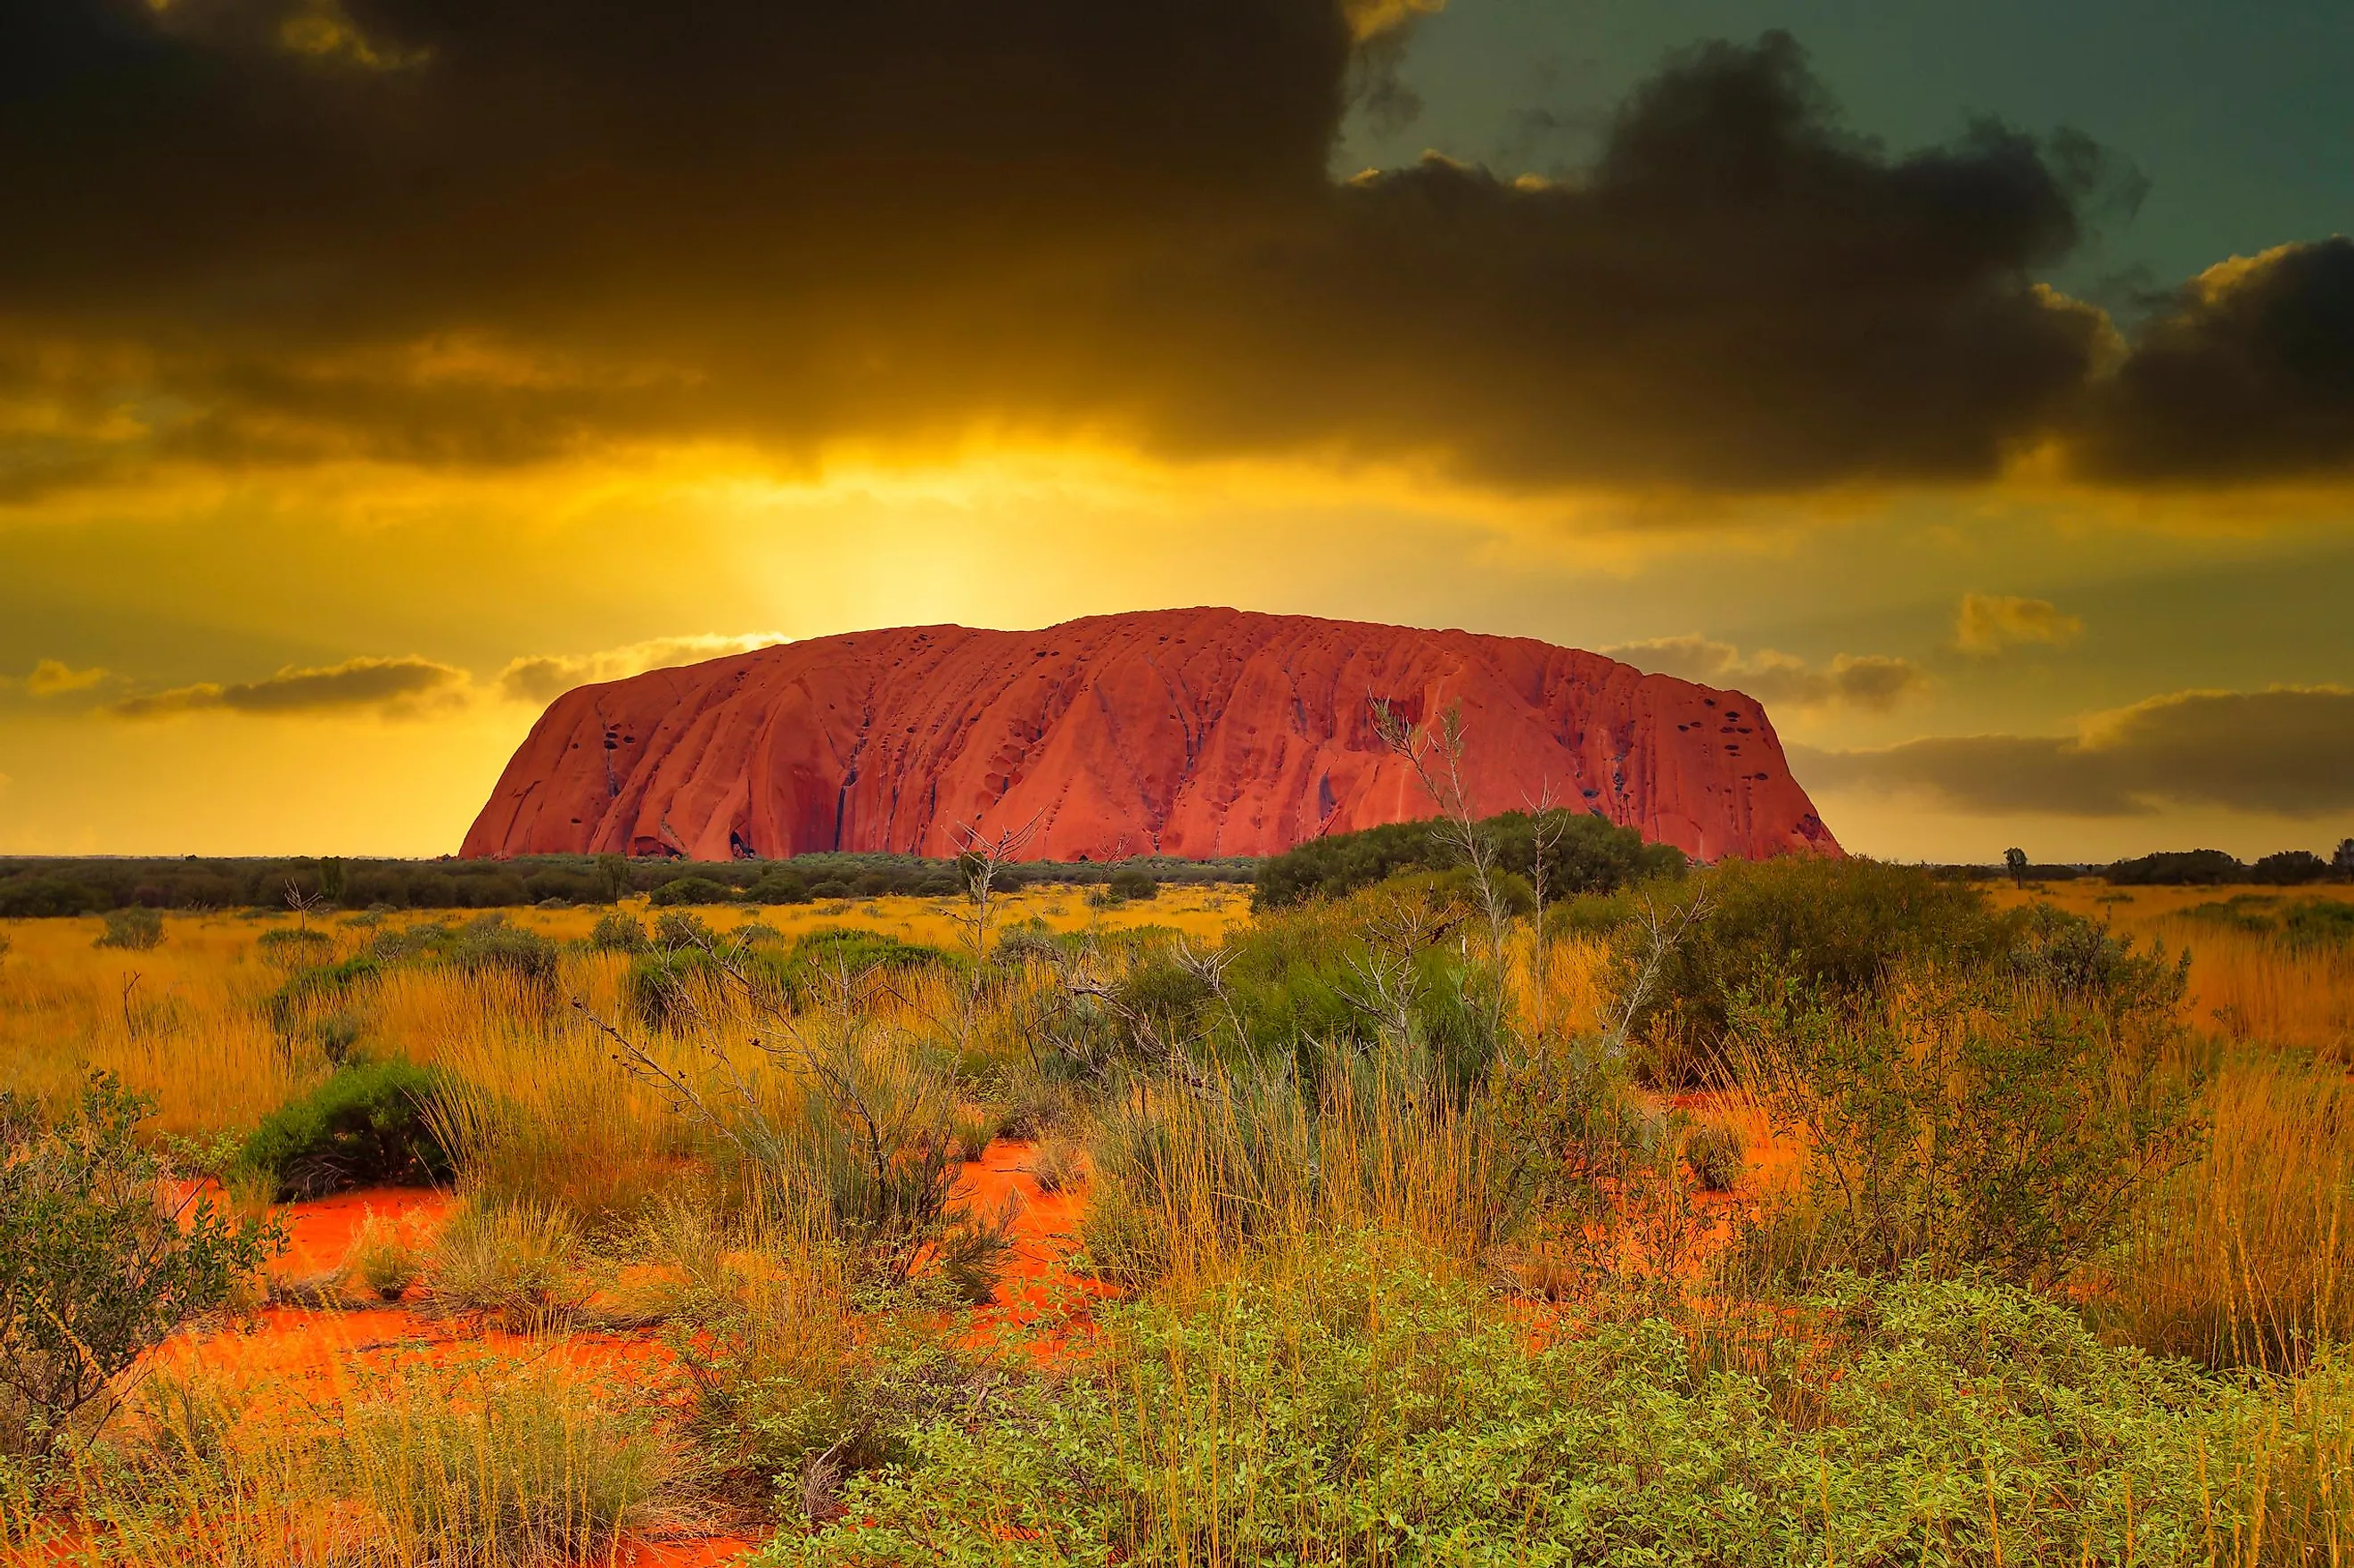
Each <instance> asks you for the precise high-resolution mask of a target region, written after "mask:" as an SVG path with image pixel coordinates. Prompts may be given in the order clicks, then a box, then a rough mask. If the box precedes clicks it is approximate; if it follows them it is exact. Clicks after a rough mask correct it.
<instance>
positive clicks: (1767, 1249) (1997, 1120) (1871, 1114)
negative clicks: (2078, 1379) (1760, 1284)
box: [1735, 969, 2199, 1286]
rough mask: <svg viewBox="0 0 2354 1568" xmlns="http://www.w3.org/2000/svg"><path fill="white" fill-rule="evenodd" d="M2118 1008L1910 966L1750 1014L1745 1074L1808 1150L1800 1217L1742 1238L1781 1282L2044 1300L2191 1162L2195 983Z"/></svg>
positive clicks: (1784, 1217)
mask: <svg viewBox="0 0 2354 1568" xmlns="http://www.w3.org/2000/svg"><path fill="white" fill-rule="evenodd" d="M2168 976H2169V979H2170V980H2171V984H2170V986H2169V987H2168V988H2167V989H2164V990H2161V991H2156V992H2154V993H2151V994H2147V995H2144V996H2142V997H2141V998H2140V999H2139V1000H2138V1001H2137V1002H2136V1003H2135V1004H2134V1005H2133V1006H2131V1007H2129V1008H2125V1009H2115V1008H2113V1007H2112V1006H2111V1005H2110V1003H2109V1002H2108V1001H2107V1000H2106V999H2096V1000H2092V1001H2087V1000H2085V999H2084V998H2080V997H2070V996H2068V995H2065V994H2063V993H2060V992H2056V991H2052V990H2050V989H2047V988H2044V987H2040V986H2020V985H2018V984H2017V983H2016V982H2008V981H2003V980H1998V979H1995V978H1993V977H1991V976H1988V975H1984V974H1973V973H1967V972H1955V971H1951V970H1946V971H1940V970H1935V969H1907V970H1905V971H1903V973H1902V974H1900V975H1898V976H1896V977H1893V978H1892V980H1890V982H1889V984H1888V987H1887V991H1886V994H1885V996H1873V997H1871V998H1868V999H1865V1000H1862V1001H1850V1000H1840V999H1838V998H1836V996H1835V995H1827V993H1824V992H1808V991H1804V990H1802V989H1798V988H1785V989H1784V990H1782V991H1780V992H1779V993H1778V994H1777V995H1776V998H1775V999H1774V1000H1773V1001H1767V1002H1761V1003H1745V1002H1744V1003H1742V1004H1739V1006H1738V1007H1737V1009H1736V1017H1735V1028H1736V1031H1737V1033H1738V1038H1739V1043H1740V1044H1739V1049H1740V1054H1741V1062H1740V1065H1741V1068H1742V1071H1743V1073H1744V1076H1745V1077H1746V1078H1747V1079H1748V1081H1749V1082H1750V1083H1751V1084H1752V1086H1753V1087H1754V1088H1755V1091H1756V1092H1757V1093H1758V1094H1759V1095H1760V1096H1761V1097H1764V1098H1765V1100H1766V1102H1767V1103H1768V1104H1769V1105H1770V1106H1771V1107H1773V1109H1774V1111H1775V1113H1776V1117H1777V1118H1778V1119H1779V1120H1781V1121H1782V1122H1783V1123H1785V1124H1786V1125H1793V1126H1796V1127H1797V1128H1800V1129H1801V1131H1802V1133H1803V1136H1804V1139H1805V1142H1806V1148H1807V1150H1808V1160H1807V1178H1808V1181H1807V1190H1806V1193H1805V1196H1804V1201H1803V1202H1800V1203H1797V1204H1794V1205H1791V1206H1789V1207H1787V1208H1786V1209H1784V1210H1782V1211H1780V1212H1779V1213H1777V1214H1776V1215H1775V1216H1774V1219H1773V1220H1772V1222H1771V1223H1769V1224H1767V1225H1766V1226H1765V1228H1764V1229H1762V1230H1760V1231H1758V1232H1756V1233H1755V1234H1752V1235H1751V1236H1750V1237H1749V1238H1748V1242H1747V1252H1748V1258H1747V1261H1749V1262H1750V1263H1752V1264H1753V1265H1754V1266H1757V1267H1759V1268H1761V1269H1763V1270H1765V1272H1766V1273H1767V1274H1769V1275H1781V1276H1787V1275H1790V1274H1793V1273H1800V1274H1803V1273H1804V1272H1806V1271H1807V1270H1809V1269H1819V1268H1821V1267H1824V1266H1831V1267H1838V1268H1849V1269H1856V1270H1861V1271H1867V1272H1874V1273H1882V1274H1887V1273H1894V1272H1896V1271H1897V1270H1899V1269H1902V1268H1903V1267H1905V1266H1909V1265H1911V1264H1913V1263H1914V1262H1916V1261H1919V1262H1924V1263H1926V1264H1928V1265H1930V1266H1935V1267H1938V1268H1943V1269H1947V1270H1952V1269H1963V1268H1983V1269H1987V1270H1990V1271H1992V1272H1994V1273H1996V1274H1999V1276H2001V1277H2005V1278H2009V1279H2011V1280H2014V1281H2018V1282H2020V1283H2022V1284H2032V1285H2038V1286H2043V1285H2049V1284H2051V1283H2052V1282H2053V1281H2054V1280H2057V1279H2059V1278H2061V1277H2064V1276H2065V1275H2067V1274H2068V1273H2069V1272H2071V1271H2072V1270H2073V1269H2074V1268H2075V1267H2076V1266H2079V1265H2081V1264H2083V1263H2084V1262H2085V1261H2086V1260H2087V1259H2089V1258H2091V1257H2092V1256H2093V1255H2094V1254H2096V1253H2097V1252H2099V1251H2100V1250H2101V1249H2102V1248H2103V1247H2104V1246H2105V1245H2107V1244H2108V1242H2109V1241H2110V1239H2111V1238H2112V1236H2113V1235H2114V1234H2115V1232H2116V1230H2117V1228H2118V1227H2119V1225H2120V1224H2122V1223H2123V1222H2124V1220H2125V1219H2126V1216H2127V1214H2128V1213H2130V1208H2131V1204H2132V1202H2133V1200H2134V1198H2135V1197H2136V1196H2137V1193H2138V1192H2140V1191H2141V1190H2142V1188H2143V1187H2144V1186H2145V1185H2146V1184H2147V1183H2148V1182H2150V1181H2155V1180H2158V1179H2160V1178H2162V1177H2163V1176H2164V1175H2165V1173H2166V1172H2167V1171H2168V1170H2170V1169H2171V1168H2173V1167H2174V1166H2175V1165H2177V1164H2179V1162H2181V1161H2182V1160H2185V1159H2188V1158H2189V1157H2190V1155H2191V1154H2193V1153H2194V1152H2195V1151H2196V1149H2197V1142H2198V1133H2199V1125H2198V1120H2197V1117H2198V1110H2197V1106H2196V1102H2195V1099H2194V1097H2193V1095H2192V1092H2191V1086H2190V1085H2189V1084H2187V1083H2186V1082H2184V1081H2183V1080H2182V1079H2181V1078H2180V1077H2179V1076H2178V1075H2177V1074H2176V1073H2175V1071H2174V1070H2173V1069H2172V1068H2171V1066H2170V1065H2169V1062H2168V1054H2169V1046H2170V1045H2171V1043H2172V1039H2173V1034H2174V1031H2175V1027H2176V1025H2175V1017H2174V1012H2175V1009H2176V1008H2177V1006H2179V1002H2180V1000H2181V996H2182V989H2181V984H2182V977H2181V971H2180V970H2179V969H2177V970H2169V971H2168Z"/></svg>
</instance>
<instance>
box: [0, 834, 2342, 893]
mask: <svg viewBox="0 0 2354 1568" xmlns="http://www.w3.org/2000/svg"><path fill="white" fill-rule="evenodd" d="M1483 826H1484V827H1485V828H1486V829H1487V830H1488V831H1489V832H1490V833H1491V834H1492V835H1493V836H1494V837H1495V839H1496V842H1497V844H1498V848H1499V850H1500V858H1501V862H1502V864H1503V866H1504V868H1505V869H1506V870H1508V871H1510V872H1512V873H1514V874H1518V875H1519V876H1521V877H1522V878H1523V879H1525V878H1526V877H1527V876H1528V874H1529V873H1530V872H1532V870H1533V865H1532V862H1533V859H1534V857H1535V853H1536V847H1535V833H1534V826H1535V825H1534V823H1533V822H1532V821H1531V820H1530V819H1529V818H1528V817H1527V816H1526V815H1525V814H1524V813H1522V812H1508V813H1506V814H1505V815H1503V816H1501V817H1497V818H1493V819H1490V821H1488V822H1487V823H1485V824H1483ZM1545 859H1546V862H1547V864H1546V872H1547V875H1546V878H1545V881H1546V885H1547V887H1546V891H1547V893H1548V895H1550V896H1553V897H1561V896H1567V895H1571V894H1574V893H1587V892H1597V891H1604V890H1606V889H1608V888H1610V887H1614V886H1619V885H1624V884H1626V883H1628V882H1629V881H1633V880H1638V879H1640V878H1642V877H1645V876H1652V875H1659V874H1674V873H1675V872H1677V871H1679V870H1681V867H1682V864H1683V857H1682V856H1681V854H1679V853H1676V852H1675V851H1674V850H1673V849H1670V848H1668V847H1667V846H1665V845H1659V844H1649V845H1647V844H1645V843H1643V842H1642V841H1641V840H1640V838H1639V837H1638V835H1637V834H1635V833H1634V832H1632V831H1631V830H1628V829H1624V828H1613V827H1611V826H1609V824H1607V823H1606V822H1603V821H1600V819H1598V818H1593V819H1589V818H1585V817H1579V818H1577V819H1575V822H1574V823H1573V825H1572V826H1571V828H1570V830H1569V831H1568V832H1566V833H1565V834H1562V835H1559V836H1556V837H1555V838H1554V839H1553V843H1552V846H1551V848H1550V849H1549V851H1548V852H1547V853H1546V856H1545ZM1453 861H1454V855H1453V852H1452V851H1451V850H1450V849H1448V848H1447V846H1446V845H1445V843H1444V842H1443V841H1442V838H1441V837H1440V836H1439V835H1437V834H1435V833H1434V832H1433V830H1432V824H1430V823H1427V822H1402V823H1396V824H1393V825H1392V826H1389V827H1385V828H1373V829H1369V830H1367V831H1365V832H1358V833H1339V834H1333V835H1331V836H1330V837H1328V838H1323V839H1318V840H1315V841H1313V842H1310V843H1307V844H1303V845H1301V846H1300V847H1299V848H1298V849H1296V850H1293V851H1291V852H1290V853H1288V854H1282V855H1277V856H1274V857H1272V858H1270V859H1267V860H1264V861H1262V860H1257V859H1251V858H1247V857H1242V856H1233V857H1228V858H1226V859H1223V860H1180V859H1177V858H1175V857H1173V856H1167V855H1142V856H1138V857H1135V858H1133V859H1129V860H1121V861H1026V862H1021V863H1013V864H1008V865H1004V866H1002V867H1000V868H999V870H998V885H1000V886H1001V887H1004V888H1014V887H1022V886H1027V885H1032V884H1036V883H1066V884H1074V885H1084V886H1099V885H1100V886H1108V885H1111V884H1112V883H1113V882H1114V881H1115V880H1118V881H1119V882H1120V883H1122V884H1123V885H1124V887H1125V890H1127V891H1129V892H1131V893H1138V892H1141V891H1142V890H1143V885H1145V884H1147V883H1150V884H1153V885H1170V884H1176V885H1186V884H1206V883H1253V884H1256V885H1257V889H1258V894H1257V902H1258V904H1259V906H1261V907H1273V906H1282V905H1286V904H1293V903H1297V902H1299V901H1300V900H1301V899H1303V898H1307V897H1310V896H1316V895H1335V894H1340V893H1344V892H1347V891H1349V890H1350V889H1352V888H1355V887H1359V886H1363V885H1367V884H1368V883H1370V882H1374V881H1379V880H1380V879H1381V878H1383V877H1384V876H1388V875H1392V874H1395V873H1398V872H1400V871H1406V870H1426V871H1430V872H1432V873H1434V874H1437V873H1440V872H1442V871H1444V870H1445V869H1446V868H1447V867H1449V866H1451V865H1452V863H1453ZM1942 869H1943V872H1944V874H1946V875H1947V876H1949V877H1953V878H1956V879H1957V880H1962V881H1992V880H1995V879H1998V878H2002V879H2008V878H2009V876H2010V872H2009V870H2008V869H2007V868H2006V867H2003V866H1986V865H1953V866H1946V867H1944V868H1942ZM2078 877H2099V878H2101V879H2103V880H2105V881H2106V882H2109V883H2111V884H2113V885H2119V886H2133V885H2174V886H2200V887H2204V886H2229V885H2252V886H2270V887H2293V886H2298V885H2304V884H2306V883H2314V882H2328V881H2344V880H2354V840H2349V841H2348V842H2345V843H2343V844H2340V845H2339V846H2338V850H2337V852H2336V853H2335V854H2334V855H2333V856H2331V857H2330V858H2327V859H2325V858H2323V857H2322V856H2320V855H2317V854H2315V853H2312V852H2310V851H2307V850H2284V851H2282V852H2280V853H2277V854H2268V855H2265V856H2264V858H2263V859H2261V860H2258V861H2257V862H2255V863H2253V864H2248V863H2243V862H2242V861H2239V860H2236V859H2234V858H2233V857H2232V856H2231V855H2228V854H2225V853H2223V852H2222V851H2221V850H2204V849H2202V850H2187V851H2180V852H2176V853H2163V854H2147V855H2141V856H2138V857H2137V858H2135V859H2132V860H2121V861H2117V862H2115V863H2112V864H2108V865H2030V866H2028V867H2027V868H2026V869H2025V871H2024V873H2023V874H2022V879H2023V880H2025V881H2029V882H2065V881H2071V880H2073V879H2075V878H2078ZM964 886H965V880H964V877H963V875H962V874H961V873H960V870H959V867H958V863H957V862H955V861H953V860H941V859H933V858H928V857H927V856H923V855H912V854H805V855H796V856H794V857H793V858H792V859H790V860H736V861H689V860H653V859H648V860H632V859H629V858H627V857H625V856H621V855H610V854H609V855H583V854H549V855H525V856H520V857H518V858H516V859H514V860H456V859H442V860H358V859H343V858H337V857H334V856H327V857H308V856H290V857H276V858H255V859H227V858H214V857H207V856H198V855H189V856H186V858H182V859H166V858H160V857H158V858H130V857H123V858H116V857H112V856H91V857H87V858H81V859H64V858H57V859H52V858H46V857H19V858H13V859H11V858H0V919H23V918H27V917H29V916H58V915H93V914H101V913H104V912H105V911H107V910H110V909H122V908H128V907H132V906H144V907H147V908H151V909H282V908H285V907H287V906H288V904H289V902H290V898H291V899H294V900H300V901H302V902H304V903H312V902H315V903H317V904H319V905H322V906H334V907H336V908H342V909H367V908H374V907H388V908H394V909H497V908H513V907H515V906H521V905H531V904H548V903H564V904H610V903H614V902H616V901H617V900H619V899H621V898H624V897H628V896H631V895H638V894H646V895H655V897H656V901H657V902H659V903H663V904H694V903H717V902H743V903H753V904H801V903H807V902H810V901H811V900H816V899H831V898H875V897H881V896H883V895H889V894H914V895H922V896H928V897H938V896H941V895H951V894H955V893H958V892H960V891H962V890H963V888H964Z"/></svg>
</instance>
